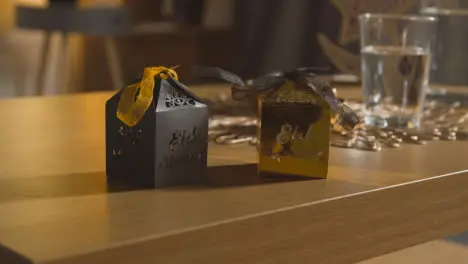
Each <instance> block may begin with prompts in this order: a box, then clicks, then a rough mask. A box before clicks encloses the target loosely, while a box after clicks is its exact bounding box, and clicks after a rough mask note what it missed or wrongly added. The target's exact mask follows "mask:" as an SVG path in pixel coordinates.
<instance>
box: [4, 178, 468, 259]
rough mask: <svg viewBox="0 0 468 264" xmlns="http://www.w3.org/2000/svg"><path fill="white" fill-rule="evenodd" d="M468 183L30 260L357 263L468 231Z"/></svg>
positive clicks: (408, 189) (405, 189) (351, 199)
mask: <svg viewBox="0 0 468 264" xmlns="http://www.w3.org/2000/svg"><path fill="white" fill-rule="evenodd" d="M467 184H468V171H462V172H459V173H451V174H447V175H441V176H437V177H431V178H427V179H422V180H417V181H412V182H408V183H403V184H397V185H393V186H388V187H382V188H378V189H373V190H369V191H363V192H359V193H355V194H350V195H345V196H341V197H336V198H331V199H325V200H322V201H316V202H311V203H306V204H300V205H296V206H291V207H285V208H281V209H278V210H273V211H268V212H263V213H258V214H252V215H247V216H244V217H239V218H234V219H229V220H226V221H222V222H214V223H211V224H207V225H203V226H198V227H194V228H189V229H185V230H179V231H176V232H171V233H167V234H164V235H158V236H155V237H151V236H150V237H146V238H143V239H139V240H135V241H131V242H128V243H125V244H121V245H113V246H111V247H108V248H102V249H98V250H96V251H93V252H87V253H83V254H80V255H76V256H69V257H67V258H65V259H57V260H43V261H41V260H37V261H32V262H30V263H47V264H62V263H63V264H64V263H70V264H75V263H76V264H78V263H89V264H94V263H96V264H97V263H99V264H101V263H116V264H119V263H132V262H134V261H135V260H136V259H138V261H139V262H138V263H142V264H146V263H148V264H149V263H155V261H157V262H158V263H218V262H220V261H222V263H239V262H248V263H304V261H310V260H314V259H315V260H317V261H320V263H353V262H357V261H362V260H365V259H369V258H372V257H375V256H379V255H382V254H385V253H389V252H392V251H395V250H399V249H403V248H406V247H409V246H412V245H416V244H419V243H422V242H425V241H429V240H432V239H438V238H440V237H442V236H445V235H447V234H454V233H457V232H460V231H463V230H466V229H467V228H468V222H466V221H465V222H464V221H460V220H461V219H463V218H468V210H463V206H462V205H460V203H463V201H466V200H468V193H467V192H465V186H467ZM379 210H384V211H386V213H383V214H382V212H381V211H379ZM378 211H379V213H376V212H378ZM382 215H386V216H388V218H385V219H382ZM353 222H354V223H353ZM350 226H351V227H353V228H350ZM369 229H375V230H372V232H369ZM428 230H429V231H428ZM188 245H190V246H188ZM17 257H18V259H17V260H15V261H16V262H12V264H16V263H21V264H22V263H25V262H21V261H20V260H24V256H17ZM290 261H291V262H290Z"/></svg>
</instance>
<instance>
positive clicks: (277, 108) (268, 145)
mask: <svg viewBox="0 0 468 264" xmlns="http://www.w3.org/2000/svg"><path fill="white" fill-rule="evenodd" d="M258 108H259V110H258V115H259V116H258V117H259V123H258V124H259V125H258V132H257V133H258V134H257V136H258V139H259V141H258V142H259V143H258V144H259V145H258V171H259V175H260V176H270V175H274V174H284V175H293V176H305V177H313V178H326V177H327V172H328V150H329V138H330V107H329V105H328V104H327V102H326V101H325V100H323V99H322V97H321V96H320V95H318V94H316V93H315V92H313V91H312V90H310V89H307V90H306V89H304V88H302V87H299V86H298V85H297V84H296V83H294V82H293V81H289V80H288V81H286V82H285V83H284V84H283V85H282V87H280V88H279V89H276V90H268V91H266V92H263V93H261V94H259V96H258Z"/></svg>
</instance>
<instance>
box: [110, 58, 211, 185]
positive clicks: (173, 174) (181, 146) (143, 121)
mask: <svg viewBox="0 0 468 264" xmlns="http://www.w3.org/2000/svg"><path fill="white" fill-rule="evenodd" d="M207 135H208V108H207V106H206V105H205V104H203V103H202V102H201V100H200V98H198V97H197V96H196V95H194V94H193V93H192V92H190V90H188V88H187V87H185V86H184V85H183V84H182V83H180V82H179V81H178V80H177V75H176V73H175V71H174V70H172V69H168V68H164V67H154V68H146V69H145V71H144V74H143V78H142V80H141V82H139V83H137V84H134V85H130V86H127V87H126V88H125V89H123V90H122V91H120V92H118V93H117V94H116V95H114V96H113V97H112V98H111V99H110V100H109V101H107V104H106V171H107V177H108V180H110V181H113V180H116V181H124V182H128V183H132V184H137V185H142V186H148V187H156V188H157V187H164V186H169V185H178V184H193V183H203V182H204V180H205V176H206V169H207V148H208V142H207Z"/></svg>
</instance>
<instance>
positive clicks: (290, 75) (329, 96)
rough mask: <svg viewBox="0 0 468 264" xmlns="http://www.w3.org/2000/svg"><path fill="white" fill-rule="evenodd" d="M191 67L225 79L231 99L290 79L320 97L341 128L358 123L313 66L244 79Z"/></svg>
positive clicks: (211, 76)
mask: <svg viewBox="0 0 468 264" xmlns="http://www.w3.org/2000/svg"><path fill="white" fill-rule="evenodd" d="M195 70H196V72H197V74H198V75H199V76H201V77H208V78H217V79H221V80H224V81H226V82H229V83H230V84H231V85H232V86H231V87H232V97H233V98H234V99H235V100H244V99H247V98H251V97H252V96H258V95H259V94H260V93H262V92H266V91H269V90H276V89H279V88H281V87H282V86H283V85H284V83H285V82H286V81H287V80H290V81H293V82H295V83H296V84H298V85H300V86H302V87H305V88H306V89H310V90H311V91H313V92H314V93H316V94H318V95H319V96H320V97H322V98H323V99H324V100H325V101H326V102H327V103H328V105H329V106H330V108H331V109H332V110H333V112H334V113H335V114H336V122H338V123H339V124H340V125H341V126H342V127H343V128H344V129H346V130H352V129H353V128H354V127H355V126H356V125H357V124H358V123H359V122H360V120H359V116H358V115H357V114H356V113H355V112H354V111H353V110H352V109H351V108H349V107H348V106H347V105H345V104H344V103H343V102H342V101H341V100H340V99H339V98H338V97H337V96H336V95H335V93H334V92H333V88H332V86H331V85H330V84H329V83H328V82H326V81H324V80H323V79H321V78H320V77H319V76H317V75H315V74H314V73H313V72H314V71H316V70H317V68H313V67H306V68H298V69H295V70H293V71H288V72H272V73H268V74H265V75H262V76H260V77H258V78H255V79H252V80H248V81H246V82H244V81H243V80H242V79H241V78H240V77H239V76H237V75H236V74H234V73H231V72H228V71H226V70H223V69H220V68H217V67H197V68H196V69H195Z"/></svg>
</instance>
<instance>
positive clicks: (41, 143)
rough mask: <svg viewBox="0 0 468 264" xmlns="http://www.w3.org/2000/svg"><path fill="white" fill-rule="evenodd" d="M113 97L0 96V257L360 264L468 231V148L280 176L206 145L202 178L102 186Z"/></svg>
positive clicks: (242, 152) (348, 155)
mask: <svg viewBox="0 0 468 264" xmlns="http://www.w3.org/2000/svg"><path fill="white" fill-rule="evenodd" d="M220 89H221V88H220ZM195 91H197V92H198V93H200V94H201V95H207V94H209V93H210V92H209V91H212V89H211V88H199V89H195ZM340 92H341V91H340ZM351 92H352V91H351ZM354 92H356V91H355V90H354ZM347 93H349V92H347V91H346V90H344V89H343V92H342V93H341V95H344V96H345V97H346V94H347ZM110 96H111V94H110V93H94V94H81V95H70V96H57V97H47V98H24V99H13V100H4V101H0V128H1V130H0V131H1V132H0V146H1V147H0V263H2V264H3V263H5V264H19V263H50V264H52V263H53V264H62V263H71V264H75V263H76V264H81V263H90V264H103V263H112V264H121V263H122V264H123V263H135V264H140V263H141V264H154V263H165V264H171V263H183V264H186V263H216V264H218V263H226V264H228V263H235V264H238V263H262V264H264V263H354V262H357V261H361V260H365V259H368V258H371V257H374V256H378V255H382V254H384V253H388V252H391V251H394V250H397V249H402V248H405V247H408V246H411V245H415V244H419V243H422V242H425V241H428V240H432V239H437V238H440V237H442V236H445V235H448V234H454V233H458V232H460V231H464V230H467V229H468V221H467V220H468V210H467V209H466V205H467V204H468V189H467V186H468V174H467V171H466V169H467V168H468V164H467V163H466V157H467V156H468V142H431V143H429V144H427V145H425V146H416V145H413V146H412V145H406V146H404V147H402V148H400V149H391V150H383V151H381V152H379V153H373V152H365V151H359V150H352V149H339V148H332V149H331V153H330V162H329V164H330V169H329V179H327V180H308V181H289V182H274V183H272V182H269V183H268V182H262V181H260V180H259V179H258V178H257V177H256V176H255V175H256V171H255V165H254V163H255V159H256V155H255V150H254V148H252V147H250V146H246V145H238V146H232V147H226V146H222V147H221V146H215V145H210V150H209V166H210V169H209V177H210V180H211V181H210V184H209V186H206V187H193V186H192V187H177V188H167V189H160V190H141V189H140V190H139V189H135V188H130V187H128V186H113V185H110V184H107V183H106V179H105V164H104V158H105V153H104V103H105V101H106V100H107V99H108V98H109V97H110Z"/></svg>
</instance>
